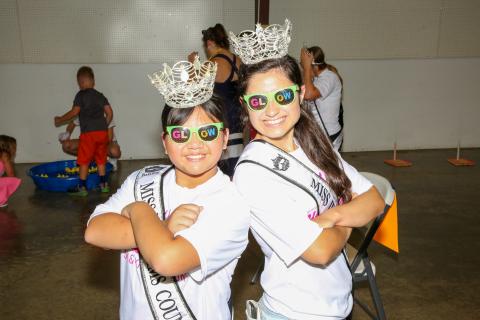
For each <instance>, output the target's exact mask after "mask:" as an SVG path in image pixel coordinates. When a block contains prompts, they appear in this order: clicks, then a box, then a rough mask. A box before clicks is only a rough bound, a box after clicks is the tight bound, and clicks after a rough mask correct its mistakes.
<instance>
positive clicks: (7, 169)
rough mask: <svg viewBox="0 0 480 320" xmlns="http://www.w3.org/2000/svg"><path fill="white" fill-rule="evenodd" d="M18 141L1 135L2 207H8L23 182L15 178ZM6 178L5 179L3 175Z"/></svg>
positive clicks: (0, 186) (0, 200)
mask: <svg viewBox="0 0 480 320" xmlns="http://www.w3.org/2000/svg"><path fill="white" fill-rule="evenodd" d="M16 154H17V140H15V138H13V137H9V136H6V135H3V134H2V135H0V207H5V206H7V205H8V198H9V197H10V196H11V195H12V194H13V193H14V192H15V190H17V188H18V186H20V183H21V182H22V180H20V179H19V178H16V177H15V169H14V167H13V166H14V163H15V156H16ZM4 174H5V175H6V177H3V175H4Z"/></svg>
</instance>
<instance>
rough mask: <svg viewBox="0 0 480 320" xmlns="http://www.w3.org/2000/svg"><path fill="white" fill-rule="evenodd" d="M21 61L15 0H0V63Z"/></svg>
mask: <svg viewBox="0 0 480 320" xmlns="http://www.w3.org/2000/svg"><path fill="white" fill-rule="evenodd" d="M12 62H22V50H21V41H20V29H19V23H18V12H17V4H16V1H15V0H2V1H0V63H12Z"/></svg>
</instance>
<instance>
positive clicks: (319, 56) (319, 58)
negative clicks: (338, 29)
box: [307, 46, 343, 84]
mask: <svg viewBox="0 0 480 320" xmlns="http://www.w3.org/2000/svg"><path fill="white" fill-rule="evenodd" d="M307 50H308V51H310V52H311V53H312V55H313V62H314V63H316V64H317V65H318V66H319V67H320V68H322V69H323V68H327V69H328V70H330V71H332V72H333V73H335V74H336V75H337V76H338V78H339V79H340V83H342V84H343V79H342V77H341V76H340V73H338V70H337V68H335V67H334V66H333V65H331V64H328V63H326V62H325V53H324V52H323V50H322V48H320V47H319V46H313V47H310V48H308V49H307Z"/></svg>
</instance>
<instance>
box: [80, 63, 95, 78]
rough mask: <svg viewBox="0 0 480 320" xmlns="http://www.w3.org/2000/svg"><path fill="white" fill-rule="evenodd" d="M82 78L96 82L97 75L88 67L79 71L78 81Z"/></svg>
mask: <svg viewBox="0 0 480 320" xmlns="http://www.w3.org/2000/svg"><path fill="white" fill-rule="evenodd" d="M80 77H89V78H90V79H92V80H94V79H95V75H94V74H93V70H92V68H90V67H88V66H83V67H81V68H80V69H78V71H77V79H78V78H80Z"/></svg>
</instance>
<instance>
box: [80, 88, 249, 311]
mask: <svg viewBox="0 0 480 320" xmlns="http://www.w3.org/2000/svg"><path fill="white" fill-rule="evenodd" d="M185 80H186V79H185ZM179 87H180V86H177V88H176V89H177V91H176V92H175V93H173V94H170V93H171V92H170V93H168V94H167V96H166V97H165V100H166V103H167V104H168V105H171V106H176V102H178V100H181V99H183V97H185V93H188V92H189V91H188V90H186V91H185V90H182V89H181V88H180V90H178V88H179ZM211 89H213V81H212V88H211ZM159 90H160V89H159ZM172 90H173V89H172ZM194 99H195V98H194ZM168 105H167V106H165V108H164V110H163V113H162V128H163V132H164V134H163V145H164V147H165V150H166V153H167V154H168V156H169V159H170V161H171V162H172V164H173V166H167V167H162V166H151V167H146V168H144V169H142V170H140V171H137V172H134V173H133V174H131V175H130V176H129V177H128V178H127V179H126V181H125V182H124V183H123V185H122V186H121V188H120V189H119V190H118V191H117V193H116V194H114V195H113V196H112V197H111V198H110V199H109V200H108V201H107V202H106V203H104V204H101V205H99V206H98V207H97V208H96V209H95V211H94V212H93V214H92V216H91V218H90V220H89V223H88V227H87V230H86V233H85V239H86V241H87V242H88V243H91V244H93V245H96V246H99V247H102V248H109V249H118V250H122V254H121V261H120V264H121V300H120V319H128V320H131V319H139V320H140V319H141V320H145V319H199V320H200V319H205V320H210V319H230V318H231V317H230V311H229V306H228V301H229V299H230V281H231V277H232V274H233V271H234V268H235V266H236V264H237V260H238V258H239V256H240V254H241V253H242V252H243V250H244V249H245V247H246V245H247V242H248V240H247V237H248V228H249V211H248V207H247V206H246V205H245V204H244V203H243V200H242V199H241V198H240V196H239V195H238V193H237V191H236V190H235V188H234V186H233V184H232V183H231V182H230V179H229V177H228V176H226V175H225V174H223V173H222V172H221V171H220V170H219V169H218V167H217V163H218V161H219V159H220V157H221V155H222V150H224V149H225V148H226V146H227V141H228V129H225V127H226V125H225V119H224V112H223V108H222V104H221V101H220V100H219V99H218V98H216V97H211V92H210V96H208V97H207V100H206V101H201V102H199V103H198V104H197V105H196V106H194V107H187V108H172V107H170V106H168Z"/></svg>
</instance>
